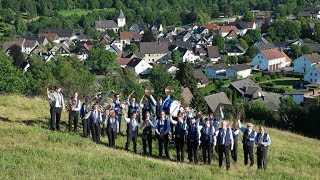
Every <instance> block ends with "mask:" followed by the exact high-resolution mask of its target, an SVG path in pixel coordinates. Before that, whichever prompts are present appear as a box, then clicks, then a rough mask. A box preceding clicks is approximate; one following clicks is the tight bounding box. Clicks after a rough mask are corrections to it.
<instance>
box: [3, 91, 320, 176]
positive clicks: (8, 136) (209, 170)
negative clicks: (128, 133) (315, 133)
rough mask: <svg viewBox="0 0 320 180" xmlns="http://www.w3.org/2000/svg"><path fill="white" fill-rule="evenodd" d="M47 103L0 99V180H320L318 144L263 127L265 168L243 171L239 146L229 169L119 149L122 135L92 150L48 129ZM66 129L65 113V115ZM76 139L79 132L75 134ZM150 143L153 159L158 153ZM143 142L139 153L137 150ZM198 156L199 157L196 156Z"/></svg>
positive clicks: (85, 141)
mask: <svg viewBox="0 0 320 180" xmlns="http://www.w3.org/2000/svg"><path fill="white" fill-rule="evenodd" d="M48 117H49V112H48V103H47V102H46V101H44V100H41V99H29V98H25V97H21V96H15V95H0V137H1V140H0V154H1V156H0V172H1V173H0V179H21V178H23V179H26V178H28V179H29V178H36V179H54V178H55V179H56V178H58V179H62V178H64V179H66V178H68V179H69V178H72V179H75V178H94V177H100V178H107V179H111V178H116V179H124V178H126V179H128V178H129V179H131V178H137V179H149V178H155V179H160V178H163V177H168V178H169V179H213V178H223V179H227V178H228V179H229V178H241V179H242V178H250V179H257V178H259V179H260V178H261V179H262V178H263V179H284V178H288V179H305V178H308V179H317V178H319V177H320V172H319V170H320V141H319V140H315V139H310V138H306V137H303V136H299V135H296V134H292V133H289V132H283V131H280V130H276V129H269V128H267V129H266V131H267V132H268V133H269V134H270V136H271V138H272V144H271V147H270V150H269V169H268V170H267V171H257V168H256V166H255V167H254V168H248V167H245V166H243V162H242V161H243V155H242V154H243V151H242V148H241V147H239V150H238V151H239V162H238V164H235V163H232V164H231V170H230V171H229V172H227V171H226V170H225V168H222V169H220V168H219V167H218V162H217V159H216V157H214V160H213V164H212V165H211V166H208V165H203V164H200V165H191V164H187V163H176V162H174V159H175V155H174V154H175V152H174V150H173V147H171V149H170V155H171V159H172V161H169V160H162V159H157V158H149V157H144V156H141V155H137V154H133V153H132V152H126V151H124V150H123V147H124V145H125V136H120V137H119V138H118V139H117V142H116V144H117V146H118V148H117V149H110V148H107V147H106V146H105V144H106V143H105V142H107V138H102V142H103V144H101V145H96V144H94V143H93V142H91V140H90V139H89V138H82V137H81V136H80V135H78V134H69V133H66V132H64V131H62V132H51V131H49V130H48V129H47V124H48V123H47V122H48ZM63 120H64V122H63V126H64V127H65V126H66V120H67V118H66V113H64V116H63ZM79 134H80V132H79ZM156 146H157V144H156V142H155V141H154V142H153V147H154V148H153V149H154V151H153V154H154V155H156V154H157V148H156ZM141 148H142V145H141V138H139V142H138V149H139V150H141ZM199 155H200V153H199Z"/></svg>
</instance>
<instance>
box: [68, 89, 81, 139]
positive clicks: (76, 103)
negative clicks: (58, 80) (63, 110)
mask: <svg viewBox="0 0 320 180" xmlns="http://www.w3.org/2000/svg"><path fill="white" fill-rule="evenodd" d="M66 107H67V110H68V112H69V124H68V131H69V132H70V131H71V128H72V121H73V124H74V127H73V132H74V133H76V132H77V131H78V119H79V112H80V109H81V102H80V100H79V99H78V92H74V93H73V97H72V98H70V99H69V101H68V102H67V104H66Z"/></svg>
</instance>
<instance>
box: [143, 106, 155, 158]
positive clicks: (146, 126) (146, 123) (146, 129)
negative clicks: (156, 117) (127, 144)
mask: <svg viewBox="0 0 320 180" xmlns="http://www.w3.org/2000/svg"><path fill="white" fill-rule="evenodd" d="M153 127H154V125H153V122H152V120H151V114H150V112H149V111H147V112H146V119H144V120H143V121H142V124H141V126H140V128H141V129H142V131H143V132H142V146H143V155H146V154H147V142H148V147H149V156H152V128H153Z"/></svg>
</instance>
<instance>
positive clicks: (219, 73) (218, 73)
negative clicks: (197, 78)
mask: <svg viewBox="0 0 320 180" xmlns="http://www.w3.org/2000/svg"><path fill="white" fill-rule="evenodd" d="M228 67H229V65H228V64H225V63H219V64H213V65H209V66H207V67H206V68H205V69H204V72H205V73H206V75H207V76H208V77H209V78H210V79H219V78H222V79H223V78H226V71H227V68H228Z"/></svg>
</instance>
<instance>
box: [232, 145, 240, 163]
mask: <svg viewBox="0 0 320 180" xmlns="http://www.w3.org/2000/svg"><path fill="white" fill-rule="evenodd" d="M231 157H232V159H233V161H234V162H237V159H238V158H237V157H238V144H235V145H233V150H231Z"/></svg>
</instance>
